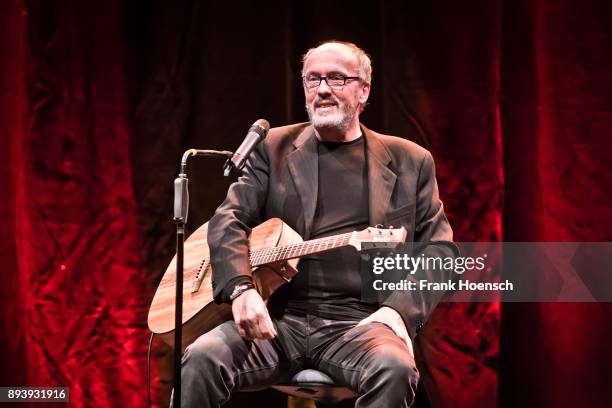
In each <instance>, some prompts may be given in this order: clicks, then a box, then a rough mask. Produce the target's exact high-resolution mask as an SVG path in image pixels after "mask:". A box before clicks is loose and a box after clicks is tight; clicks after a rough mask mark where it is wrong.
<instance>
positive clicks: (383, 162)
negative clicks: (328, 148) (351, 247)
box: [361, 125, 397, 226]
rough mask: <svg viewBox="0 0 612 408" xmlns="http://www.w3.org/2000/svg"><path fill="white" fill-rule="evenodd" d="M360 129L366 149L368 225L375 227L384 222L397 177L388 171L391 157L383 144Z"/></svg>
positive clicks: (363, 129) (368, 132) (363, 127)
mask: <svg viewBox="0 0 612 408" xmlns="http://www.w3.org/2000/svg"><path fill="white" fill-rule="evenodd" d="M361 129H362V131H363V134H364V135H365V138H366V147H367V160H368V191H369V198H368V202H369V205H370V209H369V216H370V225H371V226H376V225H377V224H382V223H383V222H384V221H385V215H386V214H387V209H388V208H389V204H390V199H391V194H392V193H393V189H394V188H395V180H396V179H397V176H396V174H395V173H394V172H393V171H391V169H389V166H388V164H389V163H390V162H391V155H390V154H389V152H388V151H387V149H386V147H385V146H384V144H383V143H382V142H381V141H380V140H379V138H378V137H377V136H376V135H375V134H374V133H373V132H372V131H371V130H370V129H368V128H366V127H365V126H363V125H361Z"/></svg>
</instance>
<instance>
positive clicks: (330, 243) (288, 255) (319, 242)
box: [250, 232, 352, 266]
mask: <svg viewBox="0 0 612 408" xmlns="http://www.w3.org/2000/svg"><path fill="white" fill-rule="evenodd" d="M351 234H352V233H350V232H349V233H344V234H339V235H334V236H331V237H323V238H317V239H312V240H309V241H306V242H299V243H294V244H288V245H283V246H280V247H272V248H264V249H260V250H258V251H255V252H253V253H250V260H251V265H254V266H257V265H263V264H267V263H272V262H276V261H281V260H287V259H294V258H299V257H302V256H304V255H310V254H314V253H318V252H324V251H328V250H330V249H334V248H338V247H343V246H347V245H348V243H349V242H350V239H351Z"/></svg>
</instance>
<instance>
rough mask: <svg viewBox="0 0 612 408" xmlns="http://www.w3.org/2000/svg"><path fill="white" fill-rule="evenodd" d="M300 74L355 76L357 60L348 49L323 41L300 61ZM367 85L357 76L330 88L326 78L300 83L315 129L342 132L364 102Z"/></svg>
mask: <svg viewBox="0 0 612 408" xmlns="http://www.w3.org/2000/svg"><path fill="white" fill-rule="evenodd" d="M303 74H304V76H309V75H316V76H320V77H327V76H329V75H333V74H342V75H344V76H347V77H358V76H360V74H359V63H358V60H357V57H355V55H354V54H353V53H352V52H351V50H350V49H349V48H348V47H346V46H344V45H341V44H333V45H330V44H327V45H326V46H324V47H321V48H319V49H317V50H316V51H315V52H313V53H312V54H311V55H310V57H308V59H307V60H306V61H305V62H304V69H303ZM369 90H370V85H369V84H367V83H365V82H363V81H361V80H347V81H346V84H345V85H344V87H342V88H332V87H330V86H329V85H328V84H327V82H326V81H321V84H320V85H319V86H318V87H315V88H313V89H308V88H307V87H306V86H304V93H305V96H306V111H307V112H308V117H309V118H310V122H311V123H312V124H313V126H314V127H315V129H317V130H321V131H324V130H329V131H334V132H339V133H340V134H344V133H345V132H346V130H347V128H348V126H349V125H350V123H351V121H353V120H354V119H356V118H355V116H356V115H357V119H358V112H359V105H360V103H365V101H366V100H367V97H368V94H369Z"/></svg>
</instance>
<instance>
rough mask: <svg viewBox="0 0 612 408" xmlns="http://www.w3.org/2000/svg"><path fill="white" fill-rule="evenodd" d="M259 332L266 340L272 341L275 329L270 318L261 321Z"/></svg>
mask: <svg viewBox="0 0 612 408" xmlns="http://www.w3.org/2000/svg"><path fill="white" fill-rule="evenodd" d="M259 331H260V333H261V335H262V338H264V339H271V338H273V337H274V327H273V326H272V321H271V320H270V317H269V316H267V315H265V316H261V318H260V319H259Z"/></svg>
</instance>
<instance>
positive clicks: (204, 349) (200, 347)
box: [182, 335, 231, 374]
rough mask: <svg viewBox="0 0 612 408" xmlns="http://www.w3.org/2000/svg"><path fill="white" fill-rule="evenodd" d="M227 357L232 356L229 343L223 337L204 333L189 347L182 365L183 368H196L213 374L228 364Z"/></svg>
mask: <svg viewBox="0 0 612 408" xmlns="http://www.w3.org/2000/svg"><path fill="white" fill-rule="evenodd" d="M228 356H229V357H228ZM227 358H231V352H230V350H229V348H228V345H227V344H225V343H224V342H223V340H222V339H219V338H216V337H213V336H207V335H204V336H202V337H200V338H198V339H197V340H196V341H194V342H193V343H192V344H190V345H189V346H188V347H187V349H186V350H185V354H184V355H183V360H182V366H183V370H185V369H187V370H189V369H194V370H198V371H204V372H207V373H210V374H212V373H217V372H219V371H220V370H219V369H220V368H221V367H224V366H226V364H227V363H226V360H227Z"/></svg>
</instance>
